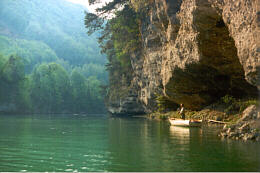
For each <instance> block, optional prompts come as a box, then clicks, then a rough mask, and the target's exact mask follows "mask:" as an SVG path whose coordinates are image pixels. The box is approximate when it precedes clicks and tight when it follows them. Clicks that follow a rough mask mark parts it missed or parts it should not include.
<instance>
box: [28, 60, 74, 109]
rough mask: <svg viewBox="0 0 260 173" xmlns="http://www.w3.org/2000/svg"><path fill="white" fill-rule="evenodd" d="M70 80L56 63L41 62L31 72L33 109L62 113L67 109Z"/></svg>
mask: <svg viewBox="0 0 260 173" xmlns="http://www.w3.org/2000/svg"><path fill="white" fill-rule="evenodd" d="M69 91H70V80H69V76H68V74H67V72H66V71H65V70H64V68H63V67H62V66H61V65H58V64H56V63H50V64H42V65H40V66H39V67H37V68H36V69H35V70H34V72H33V73H32V101H33V103H34V104H33V107H34V110H35V111H38V110H39V111H41V112H50V113H51V112H54V113H62V112H66V111H68V108H67V106H68V105H69V104H68V103H67V101H68V99H67V98H68V97H69V96H68V93H69Z"/></svg>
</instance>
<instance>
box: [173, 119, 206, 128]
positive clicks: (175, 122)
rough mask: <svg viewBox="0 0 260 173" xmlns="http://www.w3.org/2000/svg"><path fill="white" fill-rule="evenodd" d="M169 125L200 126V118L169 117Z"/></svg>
mask: <svg viewBox="0 0 260 173" xmlns="http://www.w3.org/2000/svg"><path fill="white" fill-rule="evenodd" d="M169 121H170V123H171V125H173V126H182V127H200V126H201V124H202V120H183V119H175V118H170V119H169Z"/></svg>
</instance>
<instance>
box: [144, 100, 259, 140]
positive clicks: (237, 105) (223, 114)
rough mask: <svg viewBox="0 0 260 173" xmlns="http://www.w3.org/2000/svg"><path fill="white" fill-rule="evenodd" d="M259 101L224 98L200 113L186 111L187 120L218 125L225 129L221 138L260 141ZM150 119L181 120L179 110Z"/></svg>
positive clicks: (157, 112)
mask: <svg viewBox="0 0 260 173" xmlns="http://www.w3.org/2000/svg"><path fill="white" fill-rule="evenodd" d="M258 109H259V101H257V99H254V98H246V99H235V98H234V97H232V96H229V95H227V96H224V97H222V98H221V99H220V100H219V101H218V102H216V103H214V104H212V105H209V106H207V107H205V108H204V109H202V110H199V111H192V110H185V116H186V119H195V120H202V121H203V122H204V124H205V123H206V124H208V125H210V124H218V125H220V128H223V129H222V130H221V132H220V133H219V136H221V137H223V138H231V139H236V140H238V139H242V140H244V141H246V140H256V141H259V140H260V112H259V110H258ZM147 117H148V118H149V119H155V120H163V121H167V120H168V119H169V118H180V114H179V113H178V110H171V111H166V110H164V109H163V108H162V107H159V109H158V111H156V112H153V113H150V114H147Z"/></svg>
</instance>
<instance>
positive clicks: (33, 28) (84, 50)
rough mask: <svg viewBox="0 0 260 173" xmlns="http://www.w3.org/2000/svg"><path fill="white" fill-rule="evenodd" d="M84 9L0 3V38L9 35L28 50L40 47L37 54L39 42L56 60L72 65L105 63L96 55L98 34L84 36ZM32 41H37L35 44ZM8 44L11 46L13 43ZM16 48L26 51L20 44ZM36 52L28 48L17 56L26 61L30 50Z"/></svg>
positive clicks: (59, 3) (59, 1)
mask: <svg viewBox="0 0 260 173" xmlns="http://www.w3.org/2000/svg"><path fill="white" fill-rule="evenodd" d="M84 10H85V8H84V7H81V6H78V5H73V4H71V3H70V2H66V1H64V0H55V1H53V0H45V1H31V0H23V1H16V0H15V1H10V0H1V2H0V21H1V22H0V35H5V36H8V37H9V38H10V39H12V40H14V41H16V39H17V38H18V40H21V41H24V40H27V42H26V43H25V44H26V45H27V47H29V48H31V47H33V48H34V47H36V49H38V48H39V49H38V52H39V54H42V53H43V52H42V51H44V49H41V48H40V47H38V48H37V44H39V42H40V44H41V45H43V44H44V45H45V46H48V47H50V48H51V49H52V52H55V54H56V55H57V56H58V57H59V58H62V59H64V60H66V61H68V62H69V63H70V64H72V65H82V64H84V63H95V64H105V63H106V61H105V57H104V56H102V55H101V54H100V53H99V52H100V49H99V47H98V44H97V40H96V37H97V34H95V35H93V36H91V37H88V36H87V35H86V34H85V33H86V31H85V28H84V23H83V20H84ZM13 38H14V39H13ZM32 40H37V42H38V43H37V42H35V41H32ZM30 42H32V43H30ZM0 45H1V43H0ZM10 45H11V46H12V47H13V45H15V44H13V43H12V44H10ZM18 47H19V48H20V47H21V48H22V49H26V50H27V48H25V47H23V46H21V45H18ZM0 49H1V46H0ZM36 49H33V50H30V49H29V50H28V51H27V52H22V53H23V54H20V53H18V55H20V56H21V57H25V58H27V57H26V56H24V55H25V54H27V53H30V52H32V51H33V52H34V53H35V52H37V51H36ZM13 50H15V52H14V51H12V52H11V53H12V54H13V53H17V52H16V50H17V49H16V48H14V49H13ZM0 51H1V50H0ZM1 52H3V51H1ZM46 53H48V52H46ZM8 55H10V54H8ZM34 57H37V56H34ZM44 57H46V56H44ZM49 57H50V58H52V57H54V56H49ZM36 59H38V58H36ZM30 60H32V58H30ZM48 62H50V61H48Z"/></svg>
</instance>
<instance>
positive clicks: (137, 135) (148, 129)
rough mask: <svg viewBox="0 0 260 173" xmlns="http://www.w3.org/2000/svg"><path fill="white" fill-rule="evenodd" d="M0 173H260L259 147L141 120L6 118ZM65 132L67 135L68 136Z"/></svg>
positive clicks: (2, 128)
mask: <svg viewBox="0 0 260 173" xmlns="http://www.w3.org/2000/svg"><path fill="white" fill-rule="evenodd" d="M0 131H1V132H3V133H0V156H1V157H0V171H22V170H23V171H25V170H27V171H34V172H39V171H49V172H52V171H55V172H57V171H70V172H72V171H90V172H96V171H102V172H104V171H111V172H113V171H114V172H127V171H128V172H130V171H133V172H136V171H138V172H142V171H144V172H150V171H153V172H166V171H167V172H174V171H186V172H188V171H259V170H260V169H259V166H257V165H259V162H260V157H259V156H260V153H259V152H260V147H259V143H243V142H238V141H221V140H220V139H219V138H218V137H217V135H216V132H215V130H212V129H205V128H184V127H174V126H169V124H168V123H166V122H162V121H161V122H158V121H150V120H147V119H141V118H113V119H112V118H106V117H103V118H102V117H87V116H86V117H80V116H46V117H45V116H35V117H30V116H24V117H22V116H15V117H10V116H6V117H1V121H0ZM63 132H65V133H63Z"/></svg>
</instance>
